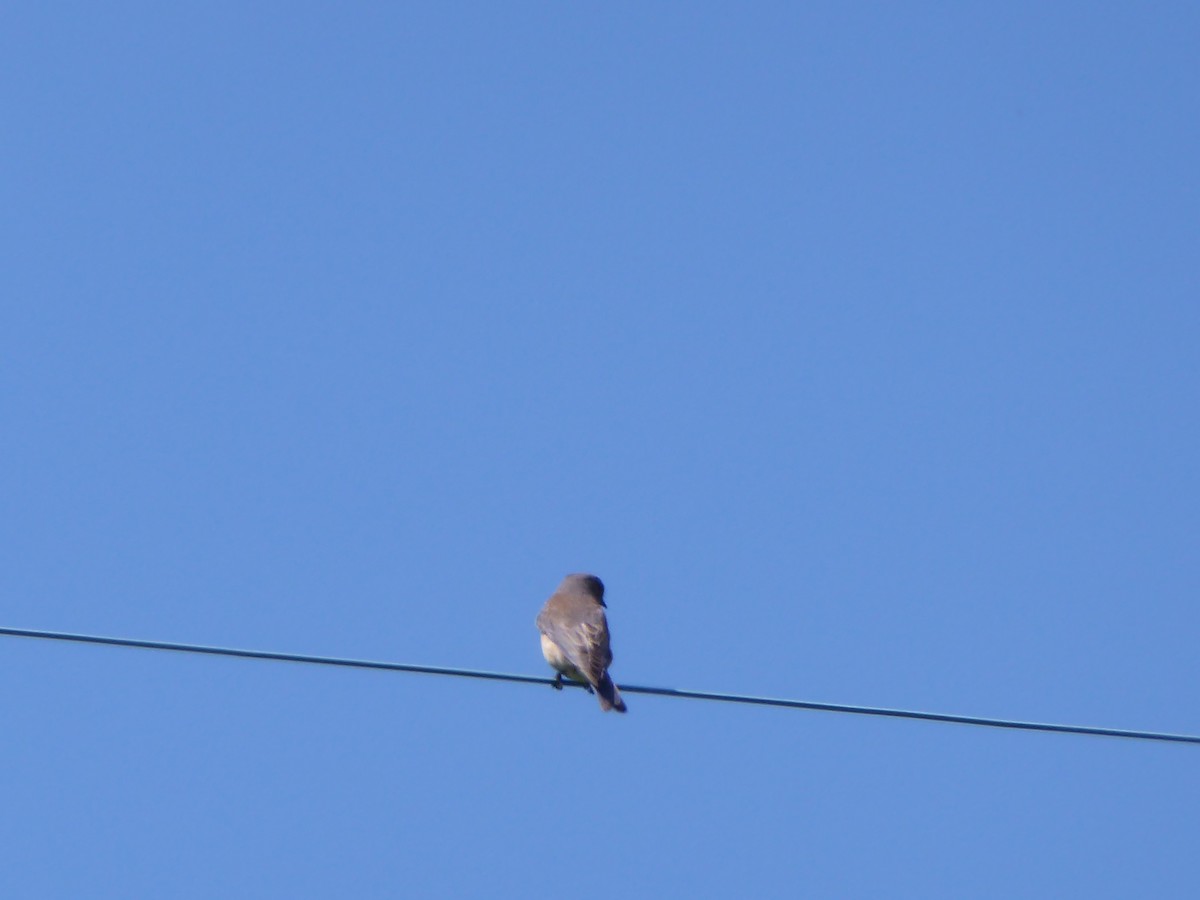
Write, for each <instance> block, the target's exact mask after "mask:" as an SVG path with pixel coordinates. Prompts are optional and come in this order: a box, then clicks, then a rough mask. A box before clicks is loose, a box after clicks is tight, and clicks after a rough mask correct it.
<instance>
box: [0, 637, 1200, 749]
mask: <svg viewBox="0 0 1200 900" xmlns="http://www.w3.org/2000/svg"><path fill="white" fill-rule="evenodd" d="M0 635H8V636H10V637H25V638H40V639H42V640H51V641H71V642H74V643H77V644H104V645H108V646H113V647H139V648H141V649H144V650H172V651H175V652H177V653H204V654H208V655H209V656H232V657H238V658H241V659H266V660H273V661H276V662H294V663H307V664H310V665H318V666H341V667H343V668H351V669H382V670H384V671H389V672H415V673H418V674H421V675H453V676H457V677H460V678H482V679H487V680H489V681H512V682H517V683H519V684H544V685H553V684H554V683H555V682H554V680H553V679H550V678H540V677H538V676H535V675H513V674H509V673H507V672H485V671H481V670H479V669H453V668H447V667H444V666H418V665H412V664H410V663H394V662H377V661H373V660H367V659H346V658H343V657H337V656H309V655H307V654H303V653H278V652H275V651H272V650H240V649H237V648H234V647H212V646H205V645H202V644H178V643H170V642H167V641H143V640H136V639H134V638H118V637H103V636H101V635H95V634H70V633H67V632H61V631H35V630H32V629H26V628H3V627H0ZM564 684H567V685H569V686H570V687H582V686H583V685H579V684H575V683H574V682H569V681H568V682H564ZM618 687H619V688H620V689H621V692H622V693H624V694H649V695H651V696H657V697H682V698H685V699H688V700H713V701H717V702H721V703H743V704H750V705H754V706H779V707H784V708H786V709H811V710H819V711H823V712H838V713H854V714H857V715H863V716H887V717H890V718H894V719H923V720H925V721H929V722H954V723H956V724H959V725H981V726H984V727H988V728H1014V729H1019V730H1022V731H1051V732H1060V733H1065V734H1088V735H1097V736H1101V737H1116V738H1133V739H1136V740H1143V741H1170V742H1174V743H1182V744H1200V735H1191V734H1168V733H1164V732H1158V731H1133V730H1129V729H1124V728H1102V727H1098V726H1093V725H1058V724H1052V723H1049V722H1022V721H1018V720H1014V719H989V718H984V717H982V716H958V715H952V714H950V713H937V712H922V711H920V710H912V709H888V708H887V707H880V706H851V705H848V704H844V703H818V702H815V701H811V700H786V699H780V698H776V697H754V696H748V695H745V694H717V693H712V692H709V691H685V690H677V689H675V688H660V687H641V686H638V685H632V684H621V685H618Z"/></svg>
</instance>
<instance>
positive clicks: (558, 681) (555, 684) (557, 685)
mask: <svg viewBox="0 0 1200 900" xmlns="http://www.w3.org/2000/svg"><path fill="white" fill-rule="evenodd" d="M550 687H552V688H554V689H555V690H556V691H561V690H562V672H559V673H558V674H557V675H555V676H554V680H553V681H552V682H550Z"/></svg>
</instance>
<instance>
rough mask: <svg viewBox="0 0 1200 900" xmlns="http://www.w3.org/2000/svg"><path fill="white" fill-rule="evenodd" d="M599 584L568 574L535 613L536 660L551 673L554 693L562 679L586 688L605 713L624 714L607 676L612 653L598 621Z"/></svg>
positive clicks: (604, 628)
mask: <svg viewBox="0 0 1200 900" xmlns="http://www.w3.org/2000/svg"><path fill="white" fill-rule="evenodd" d="M604 609H605V607H604V583H603V582H602V581H601V580H600V579H599V578H597V577H596V576H595V575H582V574H581V575H568V576H567V577H566V578H564V579H563V580H562V584H560V585H559V586H558V589H557V590H556V591H555V592H554V593H553V594H552V595H551V596H550V599H549V600H547V601H546V605H545V606H543V607H542V611H541V612H540V613H538V617H537V627H538V631H540V632H541V633H542V655H543V656H544V657H546V662H548V663H550V665H551V666H553V667H554V668H555V669H556V670H557V671H558V675H556V676H555V678H554V687H555V689H556V690H560V691H561V690H562V677H563V676H564V675H566V676H567V677H568V678H570V679H571V680H572V681H579V682H582V683H583V684H585V685H587V687H588V690H589V691H593V692H594V693H595V694H596V697H597V698H599V700H600V708H601V709H602V710H604V711H605V712H608V711H609V710H610V709H615V710H616V711H617V712H625V701H624V700H622V699H621V694H620V692H619V691H617V686H616V685H615V684H613V680H612V679H611V678H610V677H609V676H608V667H609V666H610V665H612V659H613V655H612V650H611V649H610V648H609V645H608V620H607V619H606V618H605V617H604Z"/></svg>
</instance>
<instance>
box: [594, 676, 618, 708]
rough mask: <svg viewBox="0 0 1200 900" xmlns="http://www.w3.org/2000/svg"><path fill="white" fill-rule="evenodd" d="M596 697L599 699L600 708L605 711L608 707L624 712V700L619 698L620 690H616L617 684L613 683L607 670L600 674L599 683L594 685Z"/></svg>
mask: <svg viewBox="0 0 1200 900" xmlns="http://www.w3.org/2000/svg"><path fill="white" fill-rule="evenodd" d="M596 697H597V698H598V699H599V700H600V708H601V709H602V710H604V711H605V712H608V711H609V710H610V709H615V710H616V711H617V712H625V701H624V700H622V699H621V692H620V691H618V690H617V686H616V685H615V684H613V680H612V679H611V678H610V677H609V675H608V673H607V672H605V673H604V675H602V676H601V678H600V682H599V684H597V685H596Z"/></svg>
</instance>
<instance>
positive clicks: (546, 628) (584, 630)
mask: <svg viewBox="0 0 1200 900" xmlns="http://www.w3.org/2000/svg"><path fill="white" fill-rule="evenodd" d="M559 619H561V617H556V616H553V615H549V614H547V612H546V611H545V610H542V612H541V613H539V614H538V617H537V626H538V630H539V631H541V632H542V634H544V635H546V637H548V638H550V640H552V641H554V643H555V644H557V645H558V649H560V650H561V651H562V652H563V655H564V656H566V658H567V659H568V660H570V662H571V664H572V665H573V666H575V668H577V669H579V671H581V672H583V673H584V674H585V675H587V676H588V680H589V681H591V682H593V683H599V681H600V679H601V678H602V677H603V676H604V670H605V669H607V668H608V666H609V663H610V662H611V661H612V653H611V651H610V650H609V648H608V623H607V621H606V620H605V618H604V611H603V610H601V609H597V610H596V613H595V614H589V615H588V616H587V617H586V618H585V619H584V620H583V621H575V622H567V623H563V622H561V621H559Z"/></svg>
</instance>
